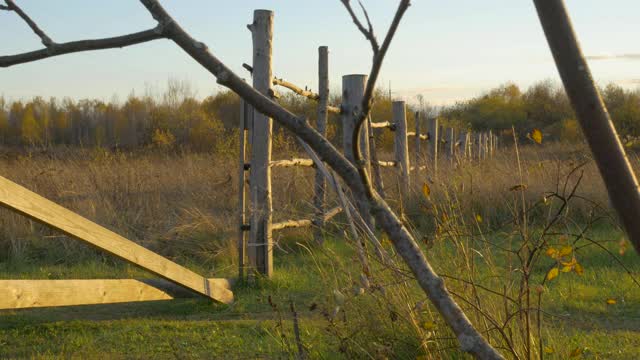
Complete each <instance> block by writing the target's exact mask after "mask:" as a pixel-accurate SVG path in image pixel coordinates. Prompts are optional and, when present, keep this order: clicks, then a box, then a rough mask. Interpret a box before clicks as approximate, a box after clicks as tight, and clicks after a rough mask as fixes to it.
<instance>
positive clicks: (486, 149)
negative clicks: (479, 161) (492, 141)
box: [482, 131, 489, 160]
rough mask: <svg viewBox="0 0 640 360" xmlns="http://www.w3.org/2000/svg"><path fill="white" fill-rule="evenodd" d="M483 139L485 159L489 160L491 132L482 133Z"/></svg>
mask: <svg viewBox="0 0 640 360" xmlns="http://www.w3.org/2000/svg"><path fill="white" fill-rule="evenodd" d="M482 141H484V144H483V149H484V157H483V158H484V159H485V160H487V159H488V158H489V133H488V132H486V131H485V132H484V133H483V135H482Z"/></svg>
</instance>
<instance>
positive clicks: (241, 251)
mask: <svg viewBox="0 0 640 360" xmlns="http://www.w3.org/2000/svg"><path fill="white" fill-rule="evenodd" d="M249 111H250V107H249V105H248V104H247V103H245V102H244V100H243V99H240V125H239V129H238V130H239V134H240V139H239V142H240V154H239V156H238V158H239V161H238V163H239V164H238V279H241V280H242V279H244V269H245V266H246V256H247V255H246V249H247V230H248V226H247V223H246V221H247V215H246V208H247V198H246V190H247V170H249V168H248V167H247V166H246V165H247V130H248V126H247V125H248V119H247V116H248V115H249Z"/></svg>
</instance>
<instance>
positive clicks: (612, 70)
mask: <svg viewBox="0 0 640 360" xmlns="http://www.w3.org/2000/svg"><path fill="white" fill-rule="evenodd" d="M17 2H18V3H19V4H20V5H21V6H22V8H23V9H24V10H25V11H27V12H28V13H29V14H30V15H31V17H32V18H33V19H35V20H36V21H37V22H38V23H39V25H40V26H41V27H42V28H43V29H44V30H45V31H46V32H47V33H48V34H49V36H51V37H52V38H53V39H54V41H57V42H63V41H71V40H78V39H82V38H96V37H105V36H114V35H121V34H125V33H128V32H133V31H138V30H143V29H147V28H150V27H153V26H154V25H155V23H154V21H153V19H152V18H151V17H150V15H149V14H148V13H147V12H146V10H145V9H144V8H143V7H142V5H140V3H139V2H138V1H136V0H110V1H95V0H94V1H87V0H65V1H45V0H19V1H17ZM161 2H162V4H163V5H164V6H165V7H166V8H167V9H168V10H169V12H170V13H171V14H173V16H174V17H175V18H176V19H177V20H178V21H179V22H180V23H181V24H182V25H183V27H184V28H185V29H186V30H187V31H189V32H190V33H191V34H192V35H193V36H194V37H195V38H196V39H198V40H200V41H203V42H205V43H207V44H208V45H209V48H210V49H212V51H213V52H214V53H215V54H216V55H217V56H218V57H219V58H221V59H222V60H223V61H224V62H225V63H227V64H228V65H229V66H230V67H231V68H232V69H233V70H235V71H237V72H238V73H239V74H245V75H246V72H245V70H243V69H242V67H241V64H242V63H243V62H247V63H249V62H250V61H251V36H250V33H249V31H248V30H247V29H246V26H245V25H246V24H248V23H249V22H251V19H252V13H253V9H258V8H262V9H271V10H274V11H275V44H274V62H275V63H274V72H275V74H276V75H277V76H279V77H284V78H285V79H287V80H290V81H293V82H295V83H298V84H300V85H309V86H310V87H312V88H314V89H315V88H316V84H317V80H316V73H317V70H316V66H317V55H316V54H317V47H318V46H319V45H327V46H329V48H330V52H331V53H330V73H331V79H330V80H331V86H332V89H333V90H339V86H340V78H341V76H342V75H343V74H349V73H367V72H368V71H369V66H370V59H371V53H370V48H369V45H368V43H366V42H365V41H364V39H363V38H362V36H361V34H360V33H359V32H358V31H357V30H356V28H355V27H354V26H353V24H352V22H351V20H350V19H349V17H348V15H347V13H346V12H345V10H344V8H343V6H342V5H341V3H340V1H339V0H316V1H310V0H297V1H294V0H236V1H216V0H208V1H206V0H181V1H180V0H163V1H161ZM363 2H364V4H365V5H366V6H367V8H368V9H369V13H370V15H371V18H372V21H373V22H374V25H375V26H376V30H377V33H378V36H379V37H382V36H383V33H384V31H386V27H387V25H388V23H389V21H390V19H391V17H392V15H393V11H394V10H395V6H396V3H397V2H396V1H392V0H363ZM567 5H568V7H569V9H570V11H571V13H572V19H573V22H574V25H575V27H576V30H577V31H578V34H579V37H580V40H581V43H582V46H583V50H584V52H585V53H586V54H587V55H623V54H639V53H640V42H639V41H638V39H639V37H640V21H638V16H640V1H638V0H608V1H604V0H568V2H567ZM0 25H1V28H2V33H3V36H2V37H0V54H1V55H9V54H13V53H16V52H22V51H28V50H34V49H38V48H40V47H41V45H40V43H39V39H38V38H37V37H36V36H35V35H34V34H33V33H31V30H30V29H29V28H28V27H27V26H26V24H24V23H23V22H22V21H21V20H20V19H19V18H18V17H17V16H16V15H15V14H13V13H10V12H6V11H0ZM590 65H591V68H592V71H593V73H594V77H595V78H596V80H597V81H599V82H601V83H607V82H616V83H618V84H621V85H624V86H626V87H635V86H637V84H638V83H640V60H639V59H638V58H637V57H636V58H635V60H634V59H633V57H632V56H629V57H621V58H616V59H608V60H597V61H596V60H593V61H590ZM168 78H176V79H180V80H187V81H189V82H191V83H192V84H193V86H194V88H195V89H196V91H197V93H198V95H199V96H201V97H203V96H206V95H209V94H211V93H213V92H215V91H217V90H218V89H220V87H219V86H218V85H217V84H216V83H215V79H213V78H212V76H211V75H210V74H209V73H207V72H206V71H204V70H203V69H202V68H201V67H200V66H199V65H198V64H196V63H195V62H194V61H193V60H191V59H190V58H189V57H188V56H187V55H186V54H184V53H183V52H182V50H180V49H179V48H178V47H177V46H175V45H174V44H173V43H171V42H169V41H166V40H160V41H155V42H151V43H146V44H142V45H137V46H133V47H129V48H125V49H121V50H107V51H99V52H86V53H79V54H72V55H64V56H61V57H55V58H52V59H47V60H44V61H39V62H35V63H30V64H24V65H17V66H14V67H11V68H6V69H0V94H4V96H5V97H8V98H9V99H19V98H27V97H31V96H34V95H41V96H46V97H49V96H57V97H64V96H70V97H72V98H99V99H103V100H110V99H111V98H112V96H113V95H114V94H116V95H117V96H118V97H119V99H121V100H122V99H124V98H126V96H127V95H128V94H129V93H131V91H132V90H135V91H136V93H144V91H145V89H146V88H155V89H162V88H163V87H164V86H165V84H166V81H167V79H168ZM548 78H550V79H557V73H556V70H555V68H554V64H553V61H552V59H551V56H550V53H549V50H548V48H547V45H546V42H545V40H544V36H543V34H542V30H541V28H540V25H539V23H538V20H537V17H536V13H535V9H534V8H533V4H532V1H531V0H483V1H479V0H457V1H455V0H414V1H413V5H412V6H411V8H410V9H409V11H408V12H407V14H406V17H405V19H404V20H403V23H402V26H401V27H400V30H399V32H398V34H397V36H396V40H395V42H394V43H393V45H392V47H391V50H390V53H389V56H388V58H387V60H386V62H385V66H384V68H383V72H382V81H383V83H382V85H384V86H387V85H388V83H389V81H390V82H391V87H392V89H393V92H394V95H395V96H396V97H399V98H405V99H406V100H409V101H413V100H415V95H417V94H423V95H424V97H425V99H426V100H427V101H429V102H431V103H435V104H442V103H450V102H452V101H454V100H457V99H462V98H467V97H470V96H474V95H477V94H478V93H480V92H481V91H482V90H484V89H488V88H490V87H493V86H497V85H499V84H501V83H504V82H507V81H513V82H515V83H516V84H518V85H521V86H523V87H524V86H528V85H530V84H531V83H532V82H535V81H537V80H542V79H548Z"/></svg>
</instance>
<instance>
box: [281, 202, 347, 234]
mask: <svg viewBox="0 0 640 360" xmlns="http://www.w3.org/2000/svg"><path fill="white" fill-rule="evenodd" d="M341 211H342V207H340V206H338V207H336V208H334V209H331V210H329V211H328V212H327V213H326V214H325V215H324V216H323V219H322V220H323V222H327V221H329V220H331V219H332V218H333V217H334V216H336V215H338V214H339V213H340V212H341ZM311 225H316V224H314V220H312V219H302V220H285V221H282V222H279V223H275V224H273V225H271V230H273V231H276V230H282V229H287V228H298V227H305V226H311Z"/></svg>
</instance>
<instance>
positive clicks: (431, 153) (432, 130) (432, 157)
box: [427, 117, 440, 177]
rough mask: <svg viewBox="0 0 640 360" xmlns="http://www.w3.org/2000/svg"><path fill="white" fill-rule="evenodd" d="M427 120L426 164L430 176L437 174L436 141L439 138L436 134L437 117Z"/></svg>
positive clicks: (437, 141)
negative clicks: (427, 160) (427, 162)
mask: <svg viewBox="0 0 640 360" xmlns="http://www.w3.org/2000/svg"><path fill="white" fill-rule="evenodd" d="M427 120H428V129H429V146H428V153H427V155H428V158H429V165H428V166H429V171H430V172H431V174H432V176H433V177H436V176H437V175H438V143H439V139H440V136H439V134H438V128H439V127H438V118H435V117H434V118H430V119H427Z"/></svg>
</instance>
